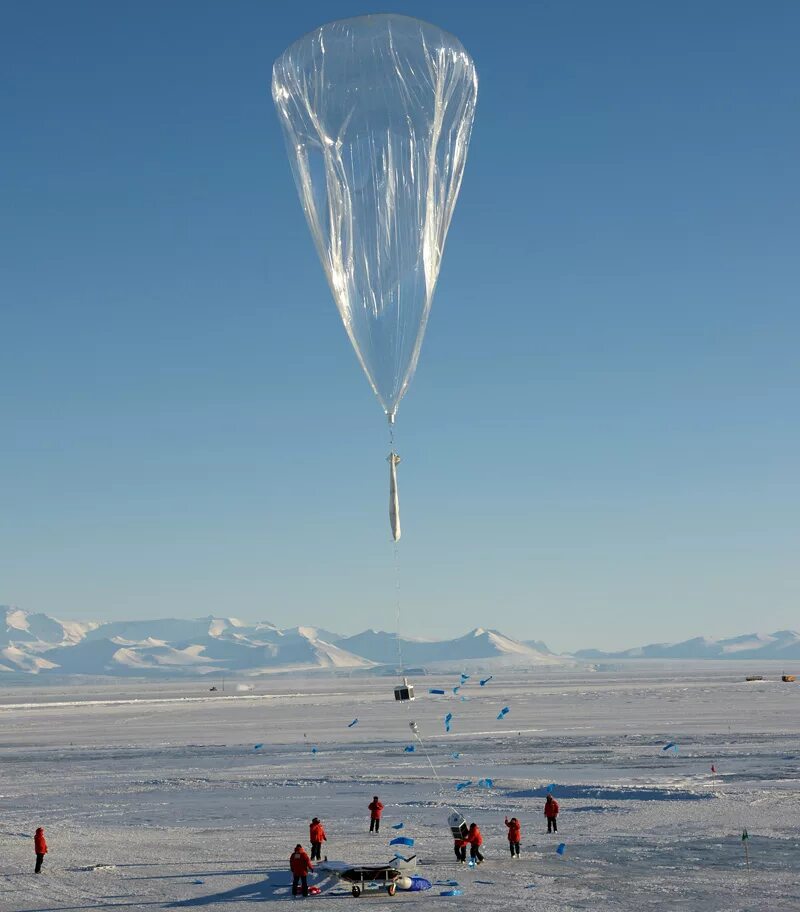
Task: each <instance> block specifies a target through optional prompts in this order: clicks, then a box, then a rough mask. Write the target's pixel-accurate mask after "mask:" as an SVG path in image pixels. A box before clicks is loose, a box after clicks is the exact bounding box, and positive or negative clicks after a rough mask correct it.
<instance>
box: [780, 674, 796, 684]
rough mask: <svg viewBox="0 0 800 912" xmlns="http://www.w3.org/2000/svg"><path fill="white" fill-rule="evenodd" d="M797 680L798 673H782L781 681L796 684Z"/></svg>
mask: <svg viewBox="0 0 800 912" xmlns="http://www.w3.org/2000/svg"><path fill="white" fill-rule="evenodd" d="M796 680H797V676H796V675H781V681H783V682H784V684H794V682H795V681H796Z"/></svg>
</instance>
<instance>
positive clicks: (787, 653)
mask: <svg viewBox="0 0 800 912" xmlns="http://www.w3.org/2000/svg"><path fill="white" fill-rule="evenodd" d="M575 658H576V659H790V660H797V659H800V633H798V632H797V631H796V630H776V631H775V633H746V634H744V635H743V636H736V637H728V638H727V639H714V638H712V637H694V638H693V639H691V640H684V641H683V642H682V643H651V644H650V645H648V646H638V647H636V648H634V649H624V650H622V651H621V652H600V651H599V650H597V649H581V650H579V651H578V652H576V653H575Z"/></svg>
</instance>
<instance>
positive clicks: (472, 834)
mask: <svg viewBox="0 0 800 912" xmlns="http://www.w3.org/2000/svg"><path fill="white" fill-rule="evenodd" d="M467 842H470V843H472V845H474V846H476V847H477V846H482V845H483V836H481V831H480V830H479V829H478V828H477V827H476V826H474V827H470V828H469V834H468V836H467Z"/></svg>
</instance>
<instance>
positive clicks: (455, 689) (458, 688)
mask: <svg viewBox="0 0 800 912" xmlns="http://www.w3.org/2000/svg"><path fill="white" fill-rule="evenodd" d="M459 690H461V685H459V686H458V687H454V688H453V693H454V694H458V692H459Z"/></svg>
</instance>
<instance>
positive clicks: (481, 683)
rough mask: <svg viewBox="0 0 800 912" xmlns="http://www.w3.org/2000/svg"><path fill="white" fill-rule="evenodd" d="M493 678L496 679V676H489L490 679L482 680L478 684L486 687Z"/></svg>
mask: <svg viewBox="0 0 800 912" xmlns="http://www.w3.org/2000/svg"><path fill="white" fill-rule="evenodd" d="M493 677H494V675H489V677H488V678H481V679H480V681H478V683H479V684H480V685H481V687H486V685H487V684H488V683H489V681H491V680H492V678H493Z"/></svg>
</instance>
